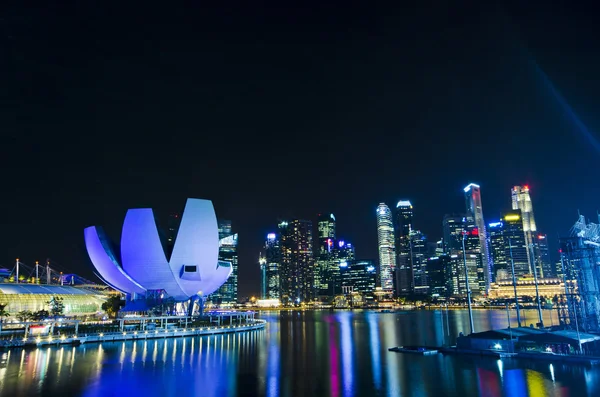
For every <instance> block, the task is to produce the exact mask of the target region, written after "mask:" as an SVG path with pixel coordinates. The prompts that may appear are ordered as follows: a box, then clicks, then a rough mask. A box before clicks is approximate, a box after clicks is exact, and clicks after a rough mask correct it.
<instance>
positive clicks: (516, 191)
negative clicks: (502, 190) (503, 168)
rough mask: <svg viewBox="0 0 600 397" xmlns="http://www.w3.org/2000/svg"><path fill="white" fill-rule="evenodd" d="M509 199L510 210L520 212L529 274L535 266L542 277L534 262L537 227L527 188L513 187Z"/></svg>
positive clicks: (536, 254) (540, 265)
mask: <svg viewBox="0 0 600 397" xmlns="http://www.w3.org/2000/svg"><path fill="white" fill-rule="evenodd" d="M511 199H512V209H513V210H520V211H521V219H522V221H523V232H524V233H525V244H526V245H527V260H528V261H529V268H530V271H529V273H530V274H533V271H534V270H533V266H535V267H536V268H535V270H536V271H537V276H538V277H543V275H542V273H543V270H542V264H541V262H538V261H537V260H536V259H537V258H538V257H539V253H538V252H537V251H536V249H537V244H536V241H535V237H536V234H537V233H536V232H537V227H536V225H535V218H534V217H533V205H532V203H531V196H530V195H529V186H527V185H525V186H514V187H513V188H512V189H511Z"/></svg>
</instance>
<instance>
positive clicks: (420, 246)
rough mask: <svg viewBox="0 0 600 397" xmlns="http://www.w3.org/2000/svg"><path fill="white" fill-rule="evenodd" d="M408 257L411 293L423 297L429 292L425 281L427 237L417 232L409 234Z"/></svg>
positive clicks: (412, 231)
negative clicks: (410, 271) (409, 259)
mask: <svg viewBox="0 0 600 397" xmlns="http://www.w3.org/2000/svg"><path fill="white" fill-rule="evenodd" d="M410 255H411V267H412V292H413V293H415V294H417V295H424V294H427V293H428V292H429V284H428V280H427V236H425V235H424V234H423V233H421V232H420V231H419V230H411V232H410Z"/></svg>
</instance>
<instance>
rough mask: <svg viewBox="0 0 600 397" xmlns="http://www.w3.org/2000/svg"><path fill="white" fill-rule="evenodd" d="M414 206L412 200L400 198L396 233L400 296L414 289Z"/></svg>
mask: <svg viewBox="0 0 600 397" xmlns="http://www.w3.org/2000/svg"><path fill="white" fill-rule="evenodd" d="M412 220H413V207H412V204H411V203H410V201H408V200H400V201H398V204H396V215H395V217H394V227H395V228H394V235H395V243H396V244H395V247H396V291H397V294H398V295H399V296H406V295H410V294H411V293H412V292H413V291H414V279H413V277H414V275H413V273H414V269H413V257H412V251H411V231H412Z"/></svg>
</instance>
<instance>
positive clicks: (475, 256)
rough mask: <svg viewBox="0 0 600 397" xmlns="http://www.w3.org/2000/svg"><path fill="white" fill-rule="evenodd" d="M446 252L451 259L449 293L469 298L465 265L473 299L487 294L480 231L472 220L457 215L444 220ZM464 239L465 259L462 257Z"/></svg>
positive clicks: (448, 276)
mask: <svg viewBox="0 0 600 397" xmlns="http://www.w3.org/2000/svg"><path fill="white" fill-rule="evenodd" d="M443 230H444V249H445V251H446V254H447V255H449V256H450V264H449V267H450V269H449V270H448V271H447V272H446V278H447V291H446V292H447V293H448V294H449V295H466V294H467V289H466V282H465V278H466V277H465V262H466V267H467V271H468V274H469V285H470V287H471V292H472V294H473V295H477V294H485V292H486V283H485V276H484V270H485V269H484V261H483V255H482V252H481V251H482V250H481V239H480V235H479V228H478V227H477V224H476V222H475V219H474V218H473V217H472V216H460V215H457V214H452V215H446V216H444V221H443ZM463 238H464V247H465V249H464V256H463Z"/></svg>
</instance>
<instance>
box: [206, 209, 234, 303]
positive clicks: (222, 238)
mask: <svg viewBox="0 0 600 397" xmlns="http://www.w3.org/2000/svg"><path fill="white" fill-rule="evenodd" d="M218 225H219V260H220V261H225V262H230V263H231V268H232V271H231V275H230V276H229V278H228V279H227V281H225V284H223V285H222V286H221V287H220V288H219V289H218V290H217V291H216V292H215V293H214V294H212V295H211V296H210V300H211V302H214V303H217V304H234V303H236V302H237V298H238V252H237V245H238V234H237V233H233V232H232V229H231V221H226V220H220V221H218Z"/></svg>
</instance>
